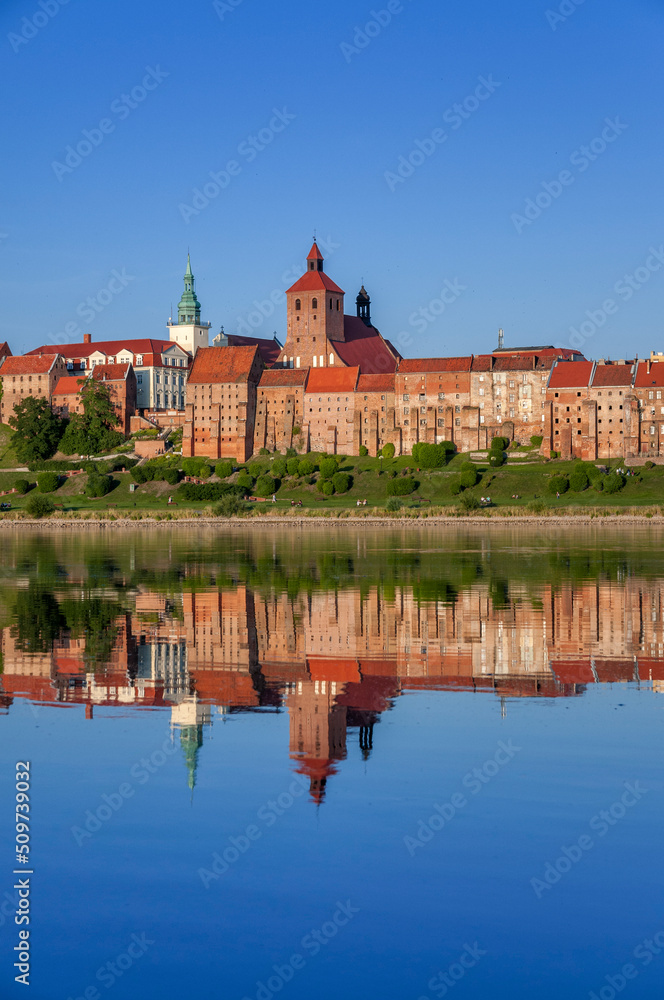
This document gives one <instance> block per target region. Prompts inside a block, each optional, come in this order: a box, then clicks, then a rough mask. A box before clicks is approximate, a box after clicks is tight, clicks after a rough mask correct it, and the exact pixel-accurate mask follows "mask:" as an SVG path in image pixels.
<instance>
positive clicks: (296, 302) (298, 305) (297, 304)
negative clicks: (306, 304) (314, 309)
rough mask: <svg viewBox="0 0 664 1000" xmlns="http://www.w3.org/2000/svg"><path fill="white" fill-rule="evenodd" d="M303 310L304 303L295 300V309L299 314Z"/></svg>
mask: <svg viewBox="0 0 664 1000" xmlns="http://www.w3.org/2000/svg"><path fill="white" fill-rule="evenodd" d="M301 308H302V303H301V302H300V300H299V299H295V309H296V310H297V312H299V311H300V309H301Z"/></svg>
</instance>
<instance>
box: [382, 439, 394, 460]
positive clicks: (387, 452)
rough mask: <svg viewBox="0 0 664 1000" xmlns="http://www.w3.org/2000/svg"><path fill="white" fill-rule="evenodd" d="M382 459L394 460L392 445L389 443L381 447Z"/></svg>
mask: <svg viewBox="0 0 664 1000" xmlns="http://www.w3.org/2000/svg"><path fill="white" fill-rule="evenodd" d="M382 454H383V458H394V445H393V444H392V442H391V441H390V442H389V444H384V445H383V451H382Z"/></svg>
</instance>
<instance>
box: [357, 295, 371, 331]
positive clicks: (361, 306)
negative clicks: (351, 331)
mask: <svg viewBox="0 0 664 1000" xmlns="http://www.w3.org/2000/svg"><path fill="white" fill-rule="evenodd" d="M355 303H356V305H357V318H358V319H361V320H362V322H363V323H365V324H366V325H367V326H371V299H370V298H369V293H368V292H367V290H366V288H365V287H364V285H362V287H361V288H360V290H359V292H358V295H357V298H356V299H355Z"/></svg>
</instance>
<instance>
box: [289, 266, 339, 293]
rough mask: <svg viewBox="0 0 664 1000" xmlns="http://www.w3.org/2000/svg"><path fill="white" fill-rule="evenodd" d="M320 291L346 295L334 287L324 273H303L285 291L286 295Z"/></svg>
mask: <svg viewBox="0 0 664 1000" xmlns="http://www.w3.org/2000/svg"><path fill="white" fill-rule="evenodd" d="M320 289H324V290H325V291H328V292H336V293H337V294H338V295H345V294H346V293H345V292H344V290H343V289H342V288H339V286H338V285H335V283H334V282H333V281H332V278H328V276H327V275H326V273H325V271H305V273H304V274H303V275H302V277H301V278H298V280H297V281H296V282H295V284H294V285H291V286H290V288H287V289H286V294H287V295H288V294H289V293H290V292H315V291H317V290H320Z"/></svg>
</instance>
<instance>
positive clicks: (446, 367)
mask: <svg viewBox="0 0 664 1000" xmlns="http://www.w3.org/2000/svg"><path fill="white" fill-rule="evenodd" d="M472 360H473V359H472V356H469V357H465V358H404V360H403V361H400V362H399V369H398V372H399V375H410V374H422V373H427V372H431V374H438V372H469V371H470V367H471V364H472Z"/></svg>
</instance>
